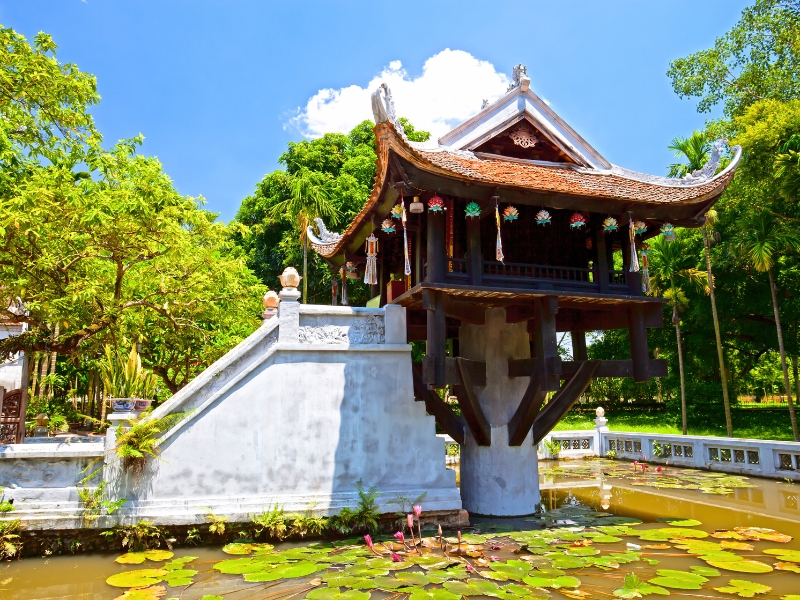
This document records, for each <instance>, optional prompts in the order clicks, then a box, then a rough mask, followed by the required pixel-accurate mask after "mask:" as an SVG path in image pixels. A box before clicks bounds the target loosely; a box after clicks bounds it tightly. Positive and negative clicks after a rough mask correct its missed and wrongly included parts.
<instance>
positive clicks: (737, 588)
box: [714, 579, 772, 598]
mask: <svg viewBox="0 0 800 600" xmlns="http://www.w3.org/2000/svg"><path fill="white" fill-rule="evenodd" d="M714 589H715V590H717V591H718V592H723V593H725V594H736V595H737V596H740V597H742V598H753V597H755V595H756V594H766V593H767V592H770V591H772V588H771V587H770V586H768V585H764V584H763V583H755V582H754V581H747V580H745V579H731V580H730V581H729V582H728V585H726V586H725V587H718V588H714Z"/></svg>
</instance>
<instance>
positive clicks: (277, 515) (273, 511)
mask: <svg viewBox="0 0 800 600" xmlns="http://www.w3.org/2000/svg"><path fill="white" fill-rule="evenodd" d="M250 522H251V523H252V524H253V528H254V529H255V534H256V537H258V536H259V535H261V534H262V533H263V532H265V531H266V532H267V535H268V536H269V537H271V538H273V539H276V540H282V539H284V538H285V537H286V530H287V526H286V515H285V514H284V512H283V507H282V506H281V505H280V504H276V505H275V506H271V507H269V508H267V510H265V511H263V512H262V513H261V514H260V515H250Z"/></svg>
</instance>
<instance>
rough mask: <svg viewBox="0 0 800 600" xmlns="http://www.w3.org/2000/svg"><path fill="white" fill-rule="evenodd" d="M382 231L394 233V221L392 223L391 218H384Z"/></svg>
mask: <svg viewBox="0 0 800 600" xmlns="http://www.w3.org/2000/svg"><path fill="white" fill-rule="evenodd" d="M381 231H383V233H394V223H392V220H391V219H384V220H383V223H381Z"/></svg>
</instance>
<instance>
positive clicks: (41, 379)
mask: <svg viewBox="0 0 800 600" xmlns="http://www.w3.org/2000/svg"><path fill="white" fill-rule="evenodd" d="M49 364H50V363H49V362H48V361H47V355H46V354H45V355H43V356H42V357H41V362H40V365H39V401H40V402H41V401H42V399H43V398H44V387H45V385H44V378H45V377H47V366H48V365H49Z"/></svg>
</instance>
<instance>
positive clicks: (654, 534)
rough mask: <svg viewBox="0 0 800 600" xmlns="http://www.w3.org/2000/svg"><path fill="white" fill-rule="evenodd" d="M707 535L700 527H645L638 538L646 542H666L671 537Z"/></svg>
mask: <svg viewBox="0 0 800 600" xmlns="http://www.w3.org/2000/svg"><path fill="white" fill-rule="evenodd" d="M706 537H708V533H706V532H705V531H702V530H701V529H688V528H686V529H684V528H682V527H664V528H662V529H645V530H644V531H642V532H641V533H640V534H639V539H640V540H645V541H648V542H667V541H669V540H672V539H684V538H694V539H701V538H706Z"/></svg>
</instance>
